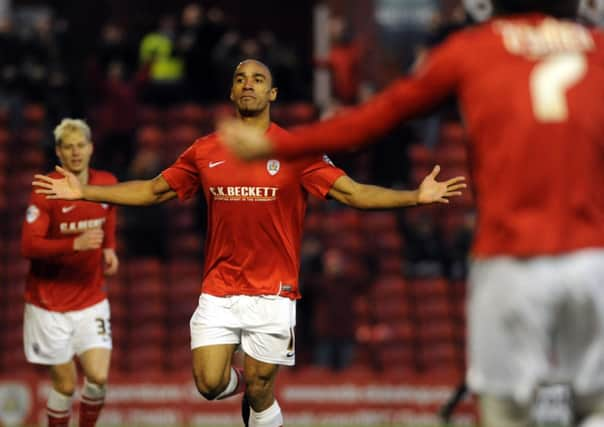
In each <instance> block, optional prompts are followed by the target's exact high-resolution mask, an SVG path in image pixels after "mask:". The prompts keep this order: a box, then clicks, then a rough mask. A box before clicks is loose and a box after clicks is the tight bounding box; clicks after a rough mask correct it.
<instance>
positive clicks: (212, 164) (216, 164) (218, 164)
mask: <svg viewBox="0 0 604 427" xmlns="http://www.w3.org/2000/svg"><path fill="white" fill-rule="evenodd" d="M224 163H226V160H220V161H218V162H210V164H209V165H208V166H209V167H210V169H212V168H215V167H216V166H220V165H222V164H224Z"/></svg>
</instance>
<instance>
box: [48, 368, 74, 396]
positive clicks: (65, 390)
mask: <svg viewBox="0 0 604 427" xmlns="http://www.w3.org/2000/svg"><path fill="white" fill-rule="evenodd" d="M50 379H51V381H52V386H53V388H54V389H55V390H57V391H58V392H59V393H61V394H64V395H66V396H71V395H72V394H73V393H74V391H75V386H76V381H77V370H76V365H75V363H74V362H73V360H70V361H69V362H66V363H61V364H58V365H53V366H51V367H50Z"/></svg>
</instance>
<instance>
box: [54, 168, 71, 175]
mask: <svg viewBox="0 0 604 427" xmlns="http://www.w3.org/2000/svg"><path fill="white" fill-rule="evenodd" d="M55 170H56V171H57V172H59V173H60V174H61V175H63V176H67V175H68V174H69V172H67V171H66V170H65V169H63V168H62V167H61V166H55Z"/></svg>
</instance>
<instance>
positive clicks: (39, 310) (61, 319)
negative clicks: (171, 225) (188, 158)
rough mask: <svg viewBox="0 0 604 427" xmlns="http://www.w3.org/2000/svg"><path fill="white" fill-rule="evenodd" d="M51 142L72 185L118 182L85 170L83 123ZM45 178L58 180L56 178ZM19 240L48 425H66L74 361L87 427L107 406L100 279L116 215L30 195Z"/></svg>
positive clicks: (107, 271)
mask: <svg viewBox="0 0 604 427" xmlns="http://www.w3.org/2000/svg"><path fill="white" fill-rule="evenodd" d="M54 136H55V143H56V145H55V151H56V154H57V157H58V158H59V161H60V162H61V165H62V166H63V168H64V169H65V170H66V171H69V173H70V174H71V176H72V177H73V179H75V180H76V181H77V182H78V183H80V184H81V185H85V184H95V185H96V184H113V183H115V182H116V179H115V177H113V175H111V174H110V173H108V172H103V171H98V170H93V169H90V167H89V163H90V157H91V156H92V151H93V146H92V141H91V136H90V128H89V127H88V125H87V124H86V123H85V122H83V121H82V120H74V119H64V120H63V121H62V122H61V123H60V124H59V125H58V126H57V127H56V129H55V131H54ZM49 176H51V177H55V178H59V177H61V175H60V174H58V173H56V172H53V173H51V174H50V175H49ZM22 233H23V234H22V240H21V247H22V253H23V256H25V257H27V258H29V259H30V260H31V268H30V271H29V275H28V276H27V285H26V291H25V301H26V304H25V317H24V318H25V320H24V325H23V334H24V338H23V343H24V347H25V355H26V357H27V360H28V361H29V362H31V363H37V364H41V365H49V366H50V375H51V379H52V390H51V391H50V395H49V397H48V403H47V414H48V425H49V426H51V427H58V426H61V427H63V426H65V427H66V426H67V425H68V424H69V418H70V413H71V403H72V402H71V401H72V398H73V394H74V391H75V388H76V384H77V372H76V365H75V362H74V356H78V358H79V361H80V364H81V366H82V370H83V371H84V387H83V389H82V391H81V402H80V421H79V425H80V427H92V426H94V425H95V424H96V421H97V418H98V416H99V413H100V412H101V409H102V407H103V403H104V401H105V385H106V382H107V375H108V373H109V362H110V358H111V329H110V323H109V322H110V314H109V303H108V302H107V296H106V294H105V291H104V289H103V281H104V280H103V275H113V274H115V273H116V272H117V269H118V259H117V256H116V254H115V208H114V207H112V206H109V205H106V204H100V203H91V202H85V201H64V200H48V199H46V198H45V197H43V196H40V195H38V194H35V193H33V194H32V196H31V201H30V204H29V207H28V208H27V213H26V216H25V221H24V223H23V231H22Z"/></svg>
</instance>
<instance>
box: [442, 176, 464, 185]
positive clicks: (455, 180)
mask: <svg viewBox="0 0 604 427" xmlns="http://www.w3.org/2000/svg"><path fill="white" fill-rule="evenodd" d="M465 180H466V177H465V176H456V177H455V178H451V179H449V180H447V181H445V184H447V186H449V185H454V184H457V183H459V182H464V181H465Z"/></svg>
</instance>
